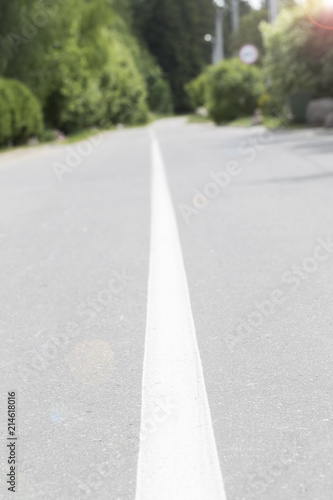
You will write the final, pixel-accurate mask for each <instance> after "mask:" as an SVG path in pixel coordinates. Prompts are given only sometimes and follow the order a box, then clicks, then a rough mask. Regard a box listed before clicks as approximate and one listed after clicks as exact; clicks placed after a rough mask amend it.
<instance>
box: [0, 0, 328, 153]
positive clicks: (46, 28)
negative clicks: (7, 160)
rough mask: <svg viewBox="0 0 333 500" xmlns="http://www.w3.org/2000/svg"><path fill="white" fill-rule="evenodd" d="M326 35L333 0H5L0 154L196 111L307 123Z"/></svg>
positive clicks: (1, 11)
mask: <svg viewBox="0 0 333 500" xmlns="http://www.w3.org/2000/svg"><path fill="white" fill-rule="evenodd" d="M332 28H333V3H332V1H331V0H309V1H302V0H298V1H296V0H280V1H278V0H266V1H260V0H248V1H246V0H239V1H237V0H196V1H193V0H42V1H41V0H11V1H10V2H9V1H7V0H1V1H0V147H8V146H13V145H16V144H22V143H26V142H29V141H30V142H31V143H33V144H34V143H38V142H41V141H50V140H53V139H62V138H64V136H66V135H69V134H77V133H78V132H80V131H82V130H87V129H92V130H94V129H95V128H110V127H113V126H117V125H118V126H119V125H138V124H144V123H147V122H148V121H149V120H151V119H153V118H154V117H156V116H169V115H172V114H185V113H191V112H193V111H194V110H198V109H199V115H203V117H209V118H211V119H213V120H214V121H215V122H216V123H228V122H230V121H233V120H237V119H241V120H242V119H243V121H244V120H245V121H246V119H247V120H249V119H251V118H249V117H253V114H254V113H255V114H256V116H257V119H258V122H260V123H261V122H262V121H264V122H265V121H266V123H271V121H272V120H273V122H274V123H275V122H278V123H280V122H281V120H282V121H285V120H288V121H289V120H294V121H299V122H304V121H305V120H306V107H307V105H308V103H309V101H310V100H311V99H315V98H322V97H332V94H333V85H332V83H333V43H332V42H333V29H332ZM249 44H250V54H248V55H249V57H250V59H249V61H247V62H244V60H242V57H240V55H239V51H240V49H241V48H242V47H244V45H246V46H247V45H249ZM251 48H252V51H253V50H254V51H255V52H256V51H257V57H256V56H255V54H254V58H253V60H251ZM212 63H214V64H213V65H212ZM200 110H201V112H200ZM310 121H311V120H310ZM319 121H320V120H319ZM321 121H322V120H321ZM312 122H313V118H312ZM311 124H312V125H313V124H314V123H311ZM318 124H320V125H322V124H323V123H318Z"/></svg>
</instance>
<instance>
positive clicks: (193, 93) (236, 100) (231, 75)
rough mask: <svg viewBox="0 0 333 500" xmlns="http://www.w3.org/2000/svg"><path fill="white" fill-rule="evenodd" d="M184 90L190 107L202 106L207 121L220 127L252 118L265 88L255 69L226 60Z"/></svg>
mask: <svg viewBox="0 0 333 500" xmlns="http://www.w3.org/2000/svg"><path fill="white" fill-rule="evenodd" d="M186 89H187V92H188V94H189V97H190V99H191V102H192V105H193V106H194V107H197V106H201V105H205V107H206V108H207V110H208V112H209V115H210V117H211V118H212V119H213V120H214V121H215V123H218V124H220V123H223V122H228V121H232V120H235V119H236V118H239V117H242V116H249V115H251V114H252V113H253V112H254V110H255V109H256V107H257V101H258V98H259V96H260V95H261V94H262V93H263V92H264V89H265V87H264V84H263V82H262V78H261V72H260V70H259V69H258V67H256V66H248V65H246V64H244V63H242V62H241V61H240V60H239V59H228V60H225V61H222V62H221V63H219V64H218V65H216V66H210V67H209V68H208V69H207V70H206V72H205V73H203V74H202V75H200V77H199V78H197V79H196V80H194V81H193V82H191V83H190V84H188V85H187V86H186Z"/></svg>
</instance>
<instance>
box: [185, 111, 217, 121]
mask: <svg viewBox="0 0 333 500" xmlns="http://www.w3.org/2000/svg"><path fill="white" fill-rule="evenodd" d="M211 121H212V120H211V119H210V118H209V116H201V115H196V114H195V113H193V114H192V115H189V116H188V118H187V122H188V123H209V122H211Z"/></svg>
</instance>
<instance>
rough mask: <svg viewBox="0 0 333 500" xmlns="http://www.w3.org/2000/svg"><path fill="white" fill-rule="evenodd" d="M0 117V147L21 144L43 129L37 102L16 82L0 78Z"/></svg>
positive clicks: (26, 89)
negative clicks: (8, 144)
mask: <svg viewBox="0 0 333 500" xmlns="http://www.w3.org/2000/svg"><path fill="white" fill-rule="evenodd" d="M0 117H1V119H0V145H6V144H7V143H14V144H21V143H23V142H24V141H25V140H26V139H28V138H29V137H31V136H33V135H39V134H40V133H41V132H42V129H43V117H42V110H41V107H40V104H39V102H38V100H37V99H36V97H35V96H34V95H33V94H32V93H31V92H30V90H29V89H28V88H27V87H26V86H25V85H23V84H22V83H20V82H18V81H16V80H10V79H5V78H0Z"/></svg>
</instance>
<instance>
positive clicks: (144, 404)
mask: <svg viewBox="0 0 333 500" xmlns="http://www.w3.org/2000/svg"><path fill="white" fill-rule="evenodd" d="M332 139H333V137H332V133H329V132H325V131H323V130H320V129H318V130H295V131H276V132H271V131H265V130H264V129H263V128H260V127H258V128H257V127H254V128H251V129H246V128H232V127H215V126H213V125H211V124H191V125H190V124H187V123H186V120H185V119H184V118H177V119H168V120H161V121H158V122H156V123H154V124H153V125H151V126H150V127H147V128H139V129H128V130H121V131H116V132H110V133H105V134H103V135H102V136H95V137H91V138H90V139H89V140H88V141H85V142H84V143H80V144H73V145H70V146H65V145H50V146H43V147H40V148H36V149H33V150H21V151H19V152H15V153H10V154H3V155H1V157H0V258H1V270H0V283H1V285H0V301H1V325H0V335H1V347H2V349H1V352H2V354H1V360H2V362H1V377H0V380H1V387H2V391H1V394H2V396H1V398H2V400H1V407H2V408H4V411H2V412H1V422H0V424H1V429H2V432H1V433H0V434H1V454H0V458H1V460H0V468H1V472H2V475H1V486H0V498H1V499H2V498H12V496H11V495H12V493H11V492H8V490H7V487H8V484H6V479H5V477H6V474H7V473H8V463H7V458H8V450H9V448H8V447H7V446H6V444H7V443H8V441H9V440H7V421H6V420H7V413H6V404H7V393H8V392H12V391H14V392H15V393H16V411H17V417H16V418H17V423H16V424H17V425H16V430H15V432H16V435H17V437H18V439H17V441H16V445H15V446H16V452H17V461H18V467H17V471H16V473H17V477H16V480H17V484H16V487H17V492H16V496H15V498H16V499H17V500H21V499H25V500H33V499H35V500H39V499H41V500H48V499H52V500H53V499H57V500H58V499H59V500H60V499H80V500H81V499H85V498H87V499H95V498H98V499H101V500H167V499H169V500H171V499H173V500H201V499H202V500H207V499H209V500H218V499H221V500H223V499H225V498H227V500H261V499H262V500H267V499H270V500H295V499H297V500H298V499H300V500H303V499H304V500H326V499H327V500H329V499H330V498H332V491H333V464H332V463H333V458H332V457H333V425H332V423H333V420H332V413H333V341H332V323H333V308H332V294H333V225H332V216H333V196H332V192H333V140H332ZM177 228H178V230H177ZM140 429H141V430H140Z"/></svg>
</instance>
